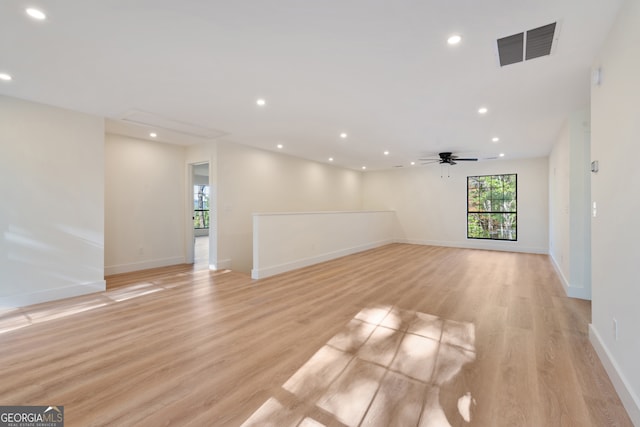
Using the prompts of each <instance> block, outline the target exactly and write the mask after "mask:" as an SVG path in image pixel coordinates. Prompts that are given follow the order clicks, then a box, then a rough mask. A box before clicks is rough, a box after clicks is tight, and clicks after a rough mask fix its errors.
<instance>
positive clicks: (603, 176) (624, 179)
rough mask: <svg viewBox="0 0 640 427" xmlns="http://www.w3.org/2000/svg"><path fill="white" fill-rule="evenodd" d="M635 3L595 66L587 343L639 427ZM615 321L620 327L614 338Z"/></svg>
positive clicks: (639, 12) (625, 9)
mask: <svg viewBox="0 0 640 427" xmlns="http://www.w3.org/2000/svg"><path fill="white" fill-rule="evenodd" d="M639 22H640V1H637V0H627V1H625V2H624V4H623V6H622V8H621V10H620V14H619V16H618V18H617V20H616V22H615V23H614V25H613V27H612V31H611V33H610V34H609V36H608V38H607V40H606V42H605V43H604V45H603V49H602V52H601V54H600V55H599V57H598V58H597V59H596V61H595V63H594V67H595V68H601V69H602V84H601V85H600V86H595V87H592V89H591V157H592V159H593V160H598V161H599V164H600V171H599V172H598V173H597V174H593V175H592V179H591V189H592V200H593V201H594V202H596V203H597V217H595V218H592V222H591V239H592V244H591V248H592V252H591V255H592V294H593V296H592V298H593V301H592V325H591V340H592V342H593V344H594V347H595V348H596V350H598V351H599V354H600V357H601V359H602V360H603V362H604V365H605V367H606V368H607V370H608V372H609V376H610V377H611V378H612V380H613V382H614V385H616V388H617V390H618V393H619V394H620V397H621V399H622V401H623V403H624V404H625V407H626V408H627V411H628V412H629V414H630V416H631V418H632V420H633V421H634V423H635V425H640V399H639V397H640V364H639V363H638V361H639V360H640V335H639V334H638V325H640V310H639V309H638V305H639V303H640V283H639V279H638V278H639V277H640V244H639V242H640V227H638V219H637V218H638V214H639V213H640V197H639V195H640V193H639V191H638V189H639V188H640V167H639V166H638V159H640V143H639V142H640V102H639V101H640V80H639V78H638V76H640V54H638V45H640V25H638V23H639ZM613 319H616V320H617V322H618V337H617V339H616V337H615V335H614V332H613V331H614V328H613Z"/></svg>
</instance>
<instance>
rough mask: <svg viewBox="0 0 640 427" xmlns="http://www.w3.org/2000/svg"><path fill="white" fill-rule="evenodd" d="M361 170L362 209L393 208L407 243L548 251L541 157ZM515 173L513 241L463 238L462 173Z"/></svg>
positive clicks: (544, 170)
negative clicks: (514, 240) (515, 223)
mask: <svg viewBox="0 0 640 427" xmlns="http://www.w3.org/2000/svg"><path fill="white" fill-rule="evenodd" d="M442 170H443V172H444V176H443V177H442V178H441V176H440V175H441V166H440V165H428V166H423V167H413V168H403V169H395V170H386V171H380V172H367V173H365V174H364V178H363V195H364V196H363V205H364V206H363V208H364V209H366V210H395V211H396V213H397V216H398V222H399V227H400V232H399V233H400V236H399V237H400V240H401V241H406V242H409V243H419V244H429V245H441V246H454V247H468V248H481V249H495V250H511V251H521V252H534V253H547V251H548V239H547V236H548V210H547V209H548V187H547V179H548V177H547V159H546V158H538V159H526V160H493V161H484V162H477V163H475V162H474V163H471V162H469V163H462V162H460V163H459V164H457V165H455V166H451V167H450V169H449V172H448V173H449V174H450V177H447V170H446V166H445V167H443V169H442ZM506 173H517V174H518V241H517V242H503V241H489V240H477V239H467V237H466V236H467V215H466V212H467V201H466V197H467V176H470V175H491V174H506Z"/></svg>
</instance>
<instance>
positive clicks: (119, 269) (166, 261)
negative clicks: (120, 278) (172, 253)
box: [104, 257, 185, 276]
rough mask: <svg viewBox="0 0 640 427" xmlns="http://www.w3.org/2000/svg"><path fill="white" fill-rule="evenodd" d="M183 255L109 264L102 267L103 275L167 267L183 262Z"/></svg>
mask: <svg viewBox="0 0 640 427" xmlns="http://www.w3.org/2000/svg"><path fill="white" fill-rule="evenodd" d="M184 263H185V259H184V257H172V258H162V259H152V260H148V261H140V262H132V263H130V264H120V265H110V266H108V267H107V266H105V267H104V274H105V276H111V275H112V274H120V273H130V272H132V271H139V270H148V269H150V268H157V267H167V266H169V265H176V264H184Z"/></svg>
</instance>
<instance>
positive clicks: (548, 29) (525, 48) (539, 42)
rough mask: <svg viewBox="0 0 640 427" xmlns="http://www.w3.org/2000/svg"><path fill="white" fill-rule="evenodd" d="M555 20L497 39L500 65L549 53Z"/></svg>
mask: <svg viewBox="0 0 640 427" xmlns="http://www.w3.org/2000/svg"><path fill="white" fill-rule="evenodd" d="M556 24H557V23H556V22H554V23H552V24H549V25H544V26H542V27H538V28H534V29H532V30H529V31H526V32H522V33H518V34H514V35H512V36H507V37H503V38H501V39H498V59H499V60H500V66H501V67H504V66H505V65H509V64H515V63H518V62H522V61H528V60H529V59H534V58H540V57H541V56H547V55H550V54H551V48H552V46H553V41H554V36H555V33H556Z"/></svg>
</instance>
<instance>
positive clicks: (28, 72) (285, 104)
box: [0, 0, 621, 169]
mask: <svg viewBox="0 0 640 427" xmlns="http://www.w3.org/2000/svg"><path fill="white" fill-rule="evenodd" d="M620 3H621V0H482V1H479V0H394V1H391V0H384V1H383V0H316V1H312V0H307V1H304V0H272V1H264V0H253V1H245V0H225V1H218V0H210V1H204V0H199V1H197V0H109V1H105V0H60V1H53V2H52V1H45V0H35V1H32V2H29V3H28V4H27V3H25V2H24V1H21V0H2V1H0V72H7V73H10V74H11V75H12V76H13V80H12V81H11V82H2V81H0V93H2V94H5V95H9V96H15V97H18V98H23V99H27V100H33V101H37V102H42V103H46V104H52V105H56V106H60V107H64V108H69V109H73V110H77V111H82V112H87V113H91V114H97V115H101V116H104V117H107V118H112V119H120V118H122V117H124V116H127V115H130V114H132V113H135V114H137V115H138V116H140V115H143V116H144V115H146V116H147V117H156V118H158V120H163V121H164V122H165V123H172V124H175V123H182V124H184V125H185V126H187V124H189V126H190V129H192V130H194V131H193V132H191V131H189V132H188V133H189V135H188V137H184V138H183V137H181V135H180V134H179V133H176V132H173V133H168V132H164V131H163V130H162V129H160V128H156V131H157V133H158V138H157V139H158V140H162V141H166V142H174V143H177V142H179V141H182V143H186V144H189V143H194V142H199V141H201V140H204V139H211V138H216V137H217V138H222V139H224V140H228V141H233V142H238V143H242V144H247V145H251V146H255V147H259V148H264V149H267V150H274V151H277V148H276V144H278V143H281V144H283V145H284V148H283V149H282V150H281V151H283V152H285V153H288V154H291V155H295V156H299V157H304V158H308V159H313V160H317V161H321V162H327V159H328V157H330V156H331V157H334V158H335V162H334V163H335V164H337V165H340V166H344V167H349V168H354V169H359V168H360V167H361V166H362V165H366V166H367V168H368V169H378V168H388V167H392V166H394V165H399V164H403V165H408V164H409V162H410V161H412V160H416V159H417V158H418V157H420V156H421V154H423V153H429V152H439V151H454V152H458V151H460V152H467V153H469V152H471V153H475V154H477V155H479V156H491V155H495V154H497V153H499V152H504V153H506V156H505V158H515V157H535V156H545V155H547V154H548V153H549V151H550V149H551V146H552V144H553V142H554V140H555V138H556V136H557V134H558V132H559V130H560V127H561V126H562V123H563V121H564V119H565V118H566V117H567V115H568V114H569V113H571V112H572V111H575V110H576V109H579V108H582V107H585V106H587V105H588V103H589V90H590V67H591V65H592V61H593V59H594V56H595V54H596V52H597V50H598V48H599V46H600V44H601V42H602V41H603V40H604V38H605V36H606V34H607V32H608V31H609V28H610V26H611V24H612V22H613V19H614V17H615V14H616V13H617V10H618V8H619V6H620ZM27 6H36V7H40V8H41V9H42V10H43V11H45V12H46V13H47V15H48V18H47V20H45V21H42V22H38V21H34V20H33V19H31V18H30V17H28V16H27V15H26V14H25V12H24V9H25V7H27ZM554 21H557V22H558V23H559V26H560V28H559V29H560V31H559V38H558V40H557V42H556V44H555V47H554V51H553V53H552V55H551V56H548V57H543V58H539V59H535V60H531V61H527V62H524V63H519V64H514V65H510V66H507V67H504V68H500V67H499V66H498V61H497V57H496V48H495V40H496V39H497V38H500V37H504V36H508V35H511V34H514V33H517V32H522V31H526V30H529V29H532V28H536V27H539V26H542V25H546V24H549V23H551V22H554ZM452 33H458V34H460V35H462V37H463V40H462V42H461V43H460V44H459V45H458V46H455V47H450V46H448V45H447V42H446V40H447V38H448V36H449V35H451V34H452ZM259 97H263V98H264V99H266V101H267V105H266V106H264V107H258V106H257V105H256V103H255V101H256V99H257V98H259ZM480 106H486V107H487V108H488V109H489V113H488V114H486V115H485V116H479V115H478V113H477V109H478V108H479V107H480ZM34 125H36V124H34ZM107 126H108V128H110V129H111V130H112V131H114V132H122V133H127V132H128V133H132V134H135V132H139V136H142V137H146V135H147V129H146V128H144V127H143V128H141V129H137V130H136V126H131V125H126V124H123V123H119V122H117V121H114V122H111V121H110V122H108V125H107ZM171 127H173V126H171ZM343 131H344V132H347V133H348V135H349V137H348V138H347V139H344V140H343V139H341V138H339V133H340V132H343ZM196 135H199V136H196ZM202 135H206V136H202ZM493 136H498V137H500V142H499V143H493V142H491V138H492V137H493ZM384 150H389V151H390V154H389V155H388V156H384V155H383V154H382V153H383V151H384Z"/></svg>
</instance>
